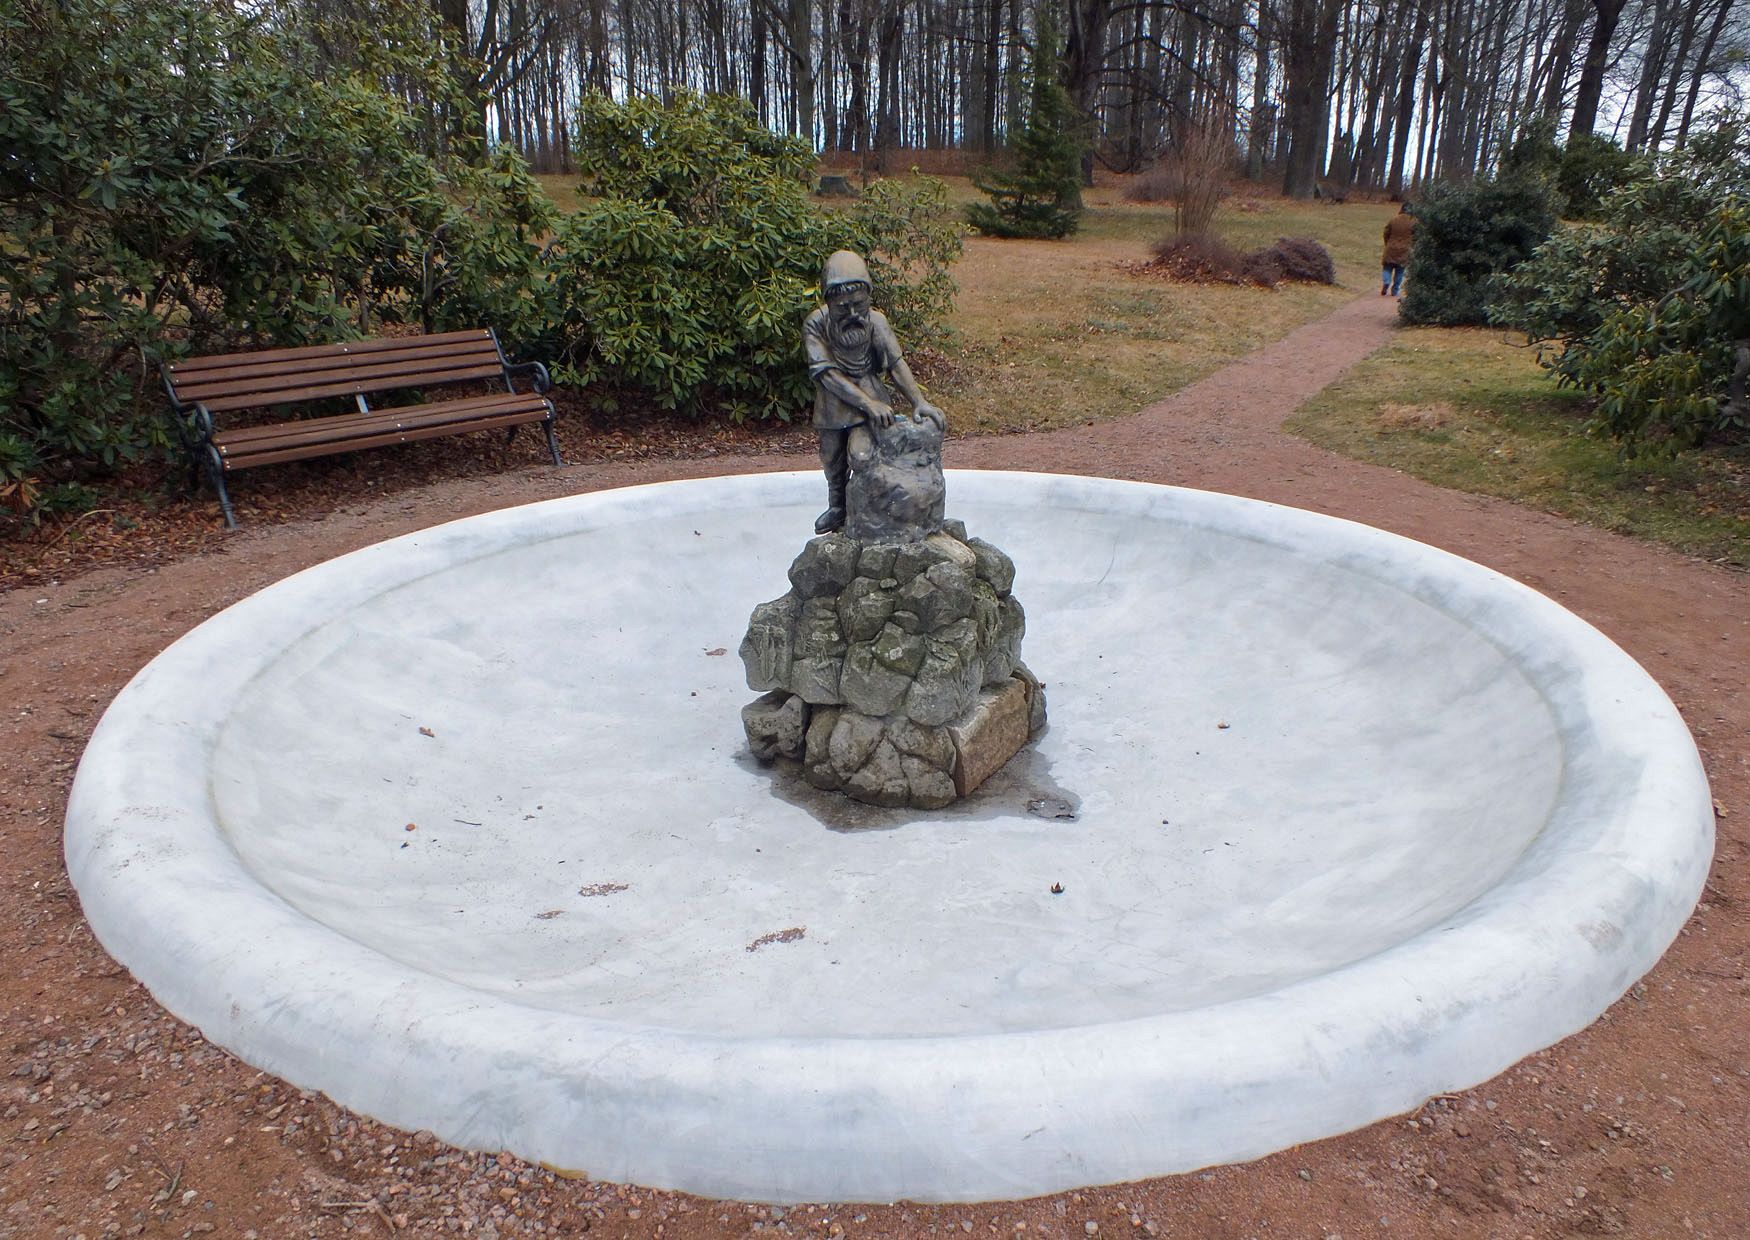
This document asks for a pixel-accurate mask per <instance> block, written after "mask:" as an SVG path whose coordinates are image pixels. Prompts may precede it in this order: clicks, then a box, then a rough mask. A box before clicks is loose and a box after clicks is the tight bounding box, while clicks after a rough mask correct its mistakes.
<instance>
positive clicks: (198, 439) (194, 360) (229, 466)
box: [162, 328, 565, 529]
mask: <svg viewBox="0 0 1750 1240" xmlns="http://www.w3.org/2000/svg"><path fill="white" fill-rule="evenodd" d="M162 370H163V375H164V387H165V390H166V391H168V392H169V393H170V403H171V405H172V406H173V407H174V409H175V410H176V413H177V417H176V424H177V431H178V433H179V434H180V435H181V436H182V442H183V446H184V447H185V448H187V449H188V453H189V465H190V471H191V473H190V482H191V485H193V484H195V483H197V482H198V480H199V477H200V473H201V471H203V470H204V471H205V472H206V475H207V477H208V479H209V480H210V481H211V482H212V484H213V489H214V490H216V491H217V492H218V493H219V506H220V507H221V508H222V509H224V512H225V524H226V525H227V526H229V527H230V528H232V529H235V528H236V527H237V518H236V515H235V514H234V513H233V512H232V511H231V496H230V494H229V492H228V491H227V490H226V487H225V475H226V474H229V473H231V472H232V471H234V470H239V469H252V468H254V467H255V466H257V465H277V464H279V463H280V462H282V461H301V460H305V459H307V458H309V457H314V456H328V455H331V454H334V453H338V452H351V451H353V450H355V449H358V448H377V447H382V446H385V445H387V444H396V443H411V442H413V441H414V440H416V439H434V438H436V437H438V436H440V435H457V434H460V433H462V432H463V431H489V430H498V429H504V428H508V429H509V430H510V433H511V434H512V435H513V436H514V435H515V434H516V431H517V428H519V427H521V426H522V425H524V424H525V423H529V422H539V423H540V424H541V425H542V427H543V428H544V429H545V430H546V432H547V449H548V451H550V452H551V453H552V454H553V463H554V464H555V465H563V464H564V463H565V462H564V461H563V460H561V459H560V456H559V441H558V440H557V439H555V438H554V435H553V419H554V409H553V402H552V401H550V400H548V399H547V397H546V393H547V392H548V391H550V390H551V389H552V387H553V381H552V380H551V379H550V378H548V376H547V368H546V367H545V366H543V365H542V364H541V363H540V362H521V363H517V364H514V365H513V364H512V363H511V362H509V361H508V360H506V358H505V356H504V350H503V349H501V348H500V347H499V345H498V336H497V334H496V333H494V332H493V331H492V330H491V329H490V328H480V329H477V330H473V331H461V332H442V333H440V334H437V335H432V336H398V337H394V338H392V339H391V338H385V339H381V340H354V341H349V342H347V343H345V344H323V345H314V346H311V347H309V348H302V349H264V350H260V351H258V352H253V353H224V354H213V355H211V356H207V357H191V358H188V359H186V360H184V361H180V362H174V363H171V364H169V365H166V366H164V367H163V368H162ZM519 378H522V379H527V380H528V381H529V383H530V385H531V386H532V387H533V389H534V390H533V391H532V392H527V393H519V392H518V391H517V390H516V384H515V382H514V380H515V379H519ZM490 380H498V381H502V382H503V384H504V387H505V391H503V392H493V393H489V394H487V395H482V396H464V397H461V398H459V399H452V400H440V401H432V402H428V403H425V404H417V405H396V406H390V407H387V408H382V409H373V408H372V407H371V404H370V402H369V401H368V400H366V397H367V396H372V395H377V394H379V393H383V392H394V391H401V390H406V389H425V388H433V387H441V386H444V385H446V384H452V383H480V382H482V381H490ZM336 397H339V398H350V399H351V400H352V402H353V407H352V408H351V409H348V410H346V411H344V412H341V413H332V414H322V415H318V416H313V417H303V418H293V419H291V420H290V421H284V422H273V423H270V424H267V425H243V426H235V427H230V428H226V429H220V427H219V426H218V423H217V419H216V416H215V415H219V414H227V413H236V412H238V411H239V410H247V409H268V408H277V407H279V406H283V405H296V404H301V403H304V402H306V401H319V400H325V399H327V400H332V399H334V398H336Z"/></svg>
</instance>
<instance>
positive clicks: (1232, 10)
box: [267, 0, 1750, 197]
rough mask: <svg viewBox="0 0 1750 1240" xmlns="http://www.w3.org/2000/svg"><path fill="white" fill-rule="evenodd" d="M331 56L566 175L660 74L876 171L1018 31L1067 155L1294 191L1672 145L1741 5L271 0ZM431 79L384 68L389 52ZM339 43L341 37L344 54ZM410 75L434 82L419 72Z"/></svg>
mask: <svg viewBox="0 0 1750 1240" xmlns="http://www.w3.org/2000/svg"><path fill="white" fill-rule="evenodd" d="M267 12H268V14H269V15H270V17H271V19H272V20H276V21H281V22H288V23H293V24H299V25H303V26H306V27H308V28H309V29H310V30H311V31H314V32H315V33H316V34H317V36H318V38H317V42H318V43H320V44H322V45H323V46H325V47H326V48H327V49H328V51H329V52H330V53H331V54H332V55H333V56H334V57H335V58H336V59H337V60H340V61H347V60H355V61H356V60H357V59H358V58H359V57H361V56H364V57H369V56H370V55H371V54H372V53H371V50H370V46H369V45H370V44H372V43H377V44H383V43H385V42H392V43H397V44H398V45H399V50H398V51H396V52H394V53H392V54H390V55H389V56H388V57H387V58H386V59H387V60H389V61H391V62H393V63H394V64H395V65H396V66H397V68H396V73H395V74H393V75H391V77H392V80H391V82H390V85H391V86H392V88H395V89H398V90H399V93H401V94H402V96H403V98H404V99H405V100H406V101H407V102H408V103H409V105H410V106H411V107H412V108H413V109H414V111H415V112H416V113H422V112H423V113H424V114H425V115H427V116H428V117H429V120H430V125H431V129H432V132H433V135H434V137H435V138H437V139H438V140H440V141H441V140H443V139H444V138H445V137H446V136H447V135H461V134H466V133H470V132H472V133H474V134H476V135H477V134H480V133H484V134H485V135H486V137H487V138H488V139H489V140H491V141H494V142H496V143H499V144H507V145H511V146H514V147H516V148H517V149H518V150H519V151H520V152H522V154H523V155H524V157H525V158H526V159H527V160H528V161H529V162H530V164H531V165H532V166H533V167H534V168H535V169H536V170H537V171H541V172H569V171H571V170H572V167H573V162H574V161H573V152H572V150H571V142H572V137H571V134H570V133H569V126H570V123H571V120H572V118H573V116H574V115H575V110H576V106H577V104H578V102H579V100H580V98H581V97H582V96H583V95H584V94H587V93H589V92H592V91H601V92H604V93H607V94H610V95H613V96H615V97H626V96H630V95H639V94H649V95H654V96H657V97H659V98H666V97H669V96H671V95H672V94H674V93H675V92H676V91H679V90H682V89H691V90H696V91H701V92H707V93H724V94H731V95H737V96H740V97H742V98H745V99H747V100H749V101H750V102H751V103H752V104H753V105H754V108H755V111H756V114H757V115H758V117H759V119H760V120H761V122H762V123H764V124H767V125H769V126H770V127H772V128H774V129H776V130H779V131H781V132H785V133H789V134H792V135H795V136H799V137H802V138H804V139H805V140H807V141H809V142H811V143H812V144H813V145H814V146H815V147H816V149H818V150H821V151H824V152H828V153H829V154H830V153H844V154H849V155H853V156H855V157H856V159H855V160H854V161H853V162H854V163H856V164H860V165H861V166H863V167H864V168H866V169H867V170H869V171H899V170H903V169H904V168H905V167H907V166H909V164H910V163H911V162H913V161H912V160H910V159H908V158H907V157H906V156H905V155H904V154H902V152H916V151H920V150H951V151H957V152H962V153H963V155H964V158H966V159H967V160H969V161H970V162H974V163H976V162H979V161H980V160H982V159H985V158H988V157H990V156H993V155H995V154H996V153H997V152H999V151H1000V150H1001V149H1002V147H1003V146H1004V143H1005V139H1006V138H1007V137H1008V136H1009V135H1010V134H1012V133H1013V132H1014V130H1015V129H1016V127H1017V125H1018V123H1019V120H1020V117H1019V112H1020V110H1021V109H1022V108H1023V107H1024V102H1025V83H1024V81H1023V76H1024V75H1023V70H1024V67H1025V64H1026V60H1027V56H1028V50H1029V48H1030V47H1031V45H1032V43H1033V41H1034V38H1035V35H1036V33H1037V31H1038V29H1039V27H1040V24H1041V22H1049V23H1050V24H1052V25H1053V26H1055V27H1056V30H1057V33H1058V36H1059V39H1060V41H1061V45H1062V52H1061V55H1060V57H1059V68H1060V73H1061V77H1062V83H1063V85H1064V87H1065V88H1066V89H1067V91H1068V92H1069V96H1070V99H1071V101H1072V103H1073V104H1074V105H1075V107H1076V109H1077V111H1078V112H1079V114H1080V116H1081V117H1082V119H1083V123H1084V125H1085V129H1084V132H1083V135H1082V136H1083V141H1084V142H1085V144H1086V150H1087V155H1086V159H1085V161H1084V167H1085V170H1086V171H1087V172H1088V173H1091V172H1092V170H1093V169H1094V167H1096V166H1100V167H1104V168H1107V169H1110V170H1112V171H1117V172H1131V171H1137V170H1139V169H1141V168H1144V167H1146V166H1148V165H1149V164H1150V163H1152V162H1154V161H1156V160H1159V159H1162V158H1168V159H1170V158H1171V157H1172V153H1173V150H1174V148H1175V145H1176V144H1177V143H1179V142H1181V141H1188V140H1189V139H1188V137H1187V135H1188V134H1190V133H1192V132H1195V131H1200V130H1202V129H1205V128H1207V127H1208V126H1209V125H1211V124H1212V123H1213V124H1214V125H1215V126H1217V127H1218V128H1220V129H1223V130H1224V131H1225V132H1227V133H1228V134H1229V135H1230V136H1231V138H1232V143H1233V151H1234V161H1235V164H1236V166H1238V167H1242V168H1243V169H1244V171H1246V172H1247V173H1248V174H1249V175H1251V176H1252V177H1254V178H1258V179H1266V180H1275V181H1279V182H1280V184H1281V186H1282V189H1283V191H1284V192H1285V193H1287V194H1288V195H1290V196H1292V197H1306V196H1309V195H1311V194H1312V193H1313V191H1314V188H1315V187H1323V188H1324V189H1325V190H1327V191H1335V192H1342V191H1345V190H1347V189H1349V188H1351V187H1359V188H1363V189H1370V190H1377V191H1383V192H1387V193H1391V194H1399V193H1403V192H1406V191H1417V190H1419V189H1420V188H1421V187H1423V186H1426V185H1428V184H1431V183H1433V182H1436V181H1443V180H1446V181H1450V180H1465V179H1468V178H1471V177H1474V176H1476V175H1479V174H1486V173H1488V172H1490V171H1491V170H1492V169H1493V168H1494V167H1495V165H1496V164H1497V162H1498V161H1499V159H1500V157H1501V155H1502V153H1503V152H1504V151H1505V150H1506V149H1507V148H1508V147H1509V146H1510V144H1511V143H1512V141H1513V140H1514V139H1515V138H1516V137H1518V136H1519V135H1520V134H1522V133H1524V132H1526V131H1528V130H1529V131H1535V132H1542V133H1545V134H1547V135H1549V136H1552V137H1558V138H1568V137H1573V136H1578V135H1596V136H1597V137H1599V138H1602V139H1606V140H1609V141H1612V142H1614V143H1615V144H1617V145H1619V146H1621V147H1622V148H1623V149H1625V150H1628V151H1631V152H1648V153H1651V152H1657V151H1661V150H1667V151H1668V150H1672V149H1675V148H1678V147H1681V146H1683V145H1684V143H1685V142H1686V140H1687V139H1688V137H1689V135H1690V134H1691V132H1692V131H1693V130H1694V128H1695V126H1696V125H1697V124H1698V123H1699V120H1700V118H1701V117H1702V116H1703V115H1705V114H1706V113H1707V112H1708V111H1709V109H1710V107H1711V106H1713V105H1716V104H1720V103H1732V104H1735V103H1738V102H1740V101H1741V100H1740V93H1741V81H1740V78H1741V73H1742V70H1743V69H1744V67H1745V65H1746V63H1747V60H1750V0H1054V2H1052V3H1045V4H1041V3H1038V2H1037V0H270V3H269V8H268V10H267ZM416 47H423V48H426V49H428V50H429V53H430V57H431V62H430V64H429V65H428V68H429V69H430V70H431V71H432V72H431V73H419V72H412V73H410V72H407V61H408V59H409V55H408V49H410V48H416ZM361 49H362V50H361ZM433 73H435V74H438V75H441V76H442V78H443V79H444V82H443V87H442V88H441V89H438V88H434V85H433V83H434V77H433Z"/></svg>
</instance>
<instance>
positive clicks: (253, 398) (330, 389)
mask: <svg viewBox="0 0 1750 1240" xmlns="http://www.w3.org/2000/svg"><path fill="white" fill-rule="evenodd" d="M503 373H504V372H503V371H502V370H501V369H500V368H499V366H498V364H497V363H496V362H494V363H493V364H492V365H490V366H464V367H462V368H461V369H459V370H447V371H445V372H443V378H442V380H441V382H444V383H461V382H463V381H464V380H467V379H496V378H498V377H500V376H501V375H502V374H503ZM429 381H430V382H439V381H440V380H437V379H431V380H429ZM419 386H420V383H419V381H418V380H417V379H416V378H414V377H411V376H408V375H405V374H403V375H385V376H383V377H382V378H378V379H348V380H341V381H336V382H334V383H318V384H312V385H311V386H310V387H302V388H287V389H286V390H284V391H280V392H275V393H273V394H272V395H271V396H264V395H263V394H261V393H259V392H250V393H245V394H243V395H241V396H221V397H218V398H217V399H215V400H207V401H203V402H202V403H203V404H204V405H206V407H207V408H208V409H209V410H210V411H212V412H213V413H227V412H230V411H232V410H235V409H259V408H261V407H262V406H264V405H290V404H295V403H296V402H298V401H304V400H320V399H322V398H323V397H324V396H353V395H357V394H368V393H371V392H391V391H394V390H395V389H397V388H410V387H419Z"/></svg>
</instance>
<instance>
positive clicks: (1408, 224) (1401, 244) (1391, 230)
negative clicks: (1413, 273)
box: [1379, 200, 1416, 297]
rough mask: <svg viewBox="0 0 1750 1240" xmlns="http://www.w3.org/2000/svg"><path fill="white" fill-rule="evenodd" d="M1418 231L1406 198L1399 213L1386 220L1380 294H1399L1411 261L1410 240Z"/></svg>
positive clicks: (1381, 260)
mask: <svg viewBox="0 0 1750 1240" xmlns="http://www.w3.org/2000/svg"><path fill="white" fill-rule="evenodd" d="M1415 233H1416V217H1415V216H1413V215H1411V214H1410V204H1409V202H1408V201H1407V200H1406V201H1405V203H1404V205H1403V206H1401V207H1399V208H1398V213H1397V214H1396V215H1394V216H1392V217H1391V219H1389V220H1387V221H1386V225H1385V254H1384V256H1383V257H1382V258H1381V259H1380V272H1379V295H1380V296H1381V297H1385V296H1388V295H1389V296H1392V297H1396V296H1397V295H1398V290H1399V289H1401V288H1403V286H1404V268H1405V267H1406V266H1408V265H1409V262H1410V241H1411V239H1412V238H1413V237H1414V236H1415Z"/></svg>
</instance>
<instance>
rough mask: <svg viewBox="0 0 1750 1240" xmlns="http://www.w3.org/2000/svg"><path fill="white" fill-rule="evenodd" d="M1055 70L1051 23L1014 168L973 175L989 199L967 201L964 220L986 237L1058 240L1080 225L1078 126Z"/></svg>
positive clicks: (1038, 55) (1034, 66)
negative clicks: (984, 200) (986, 200)
mask: <svg viewBox="0 0 1750 1240" xmlns="http://www.w3.org/2000/svg"><path fill="white" fill-rule="evenodd" d="M1057 74H1058V70H1057V36H1056V34H1055V32H1053V31H1052V30H1051V28H1050V27H1049V26H1047V27H1045V28H1044V29H1041V30H1040V31H1039V35H1038V37H1037V38H1036V39H1035V40H1034V44H1033V55H1032V57H1031V59H1030V60H1029V62H1028V68H1027V79H1028V92H1027V113H1026V118H1025V123H1024V124H1023V126H1022V129H1021V132H1020V134H1019V136H1018V137H1016V139H1015V141H1014V143H1013V146H1012V148H1011V154H1012V156H1013V159H1014V168H1013V170H1012V171H1009V172H988V171H987V172H985V173H983V174H981V175H979V176H975V177H974V178H973V184H974V185H976V186H977V187H978V189H979V190H980V191H981V192H982V193H984V194H985V195H986V196H987V197H989V199H990V201H989V202H975V203H968V204H967V207H966V220H967V222H968V223H969V224H971V225H972V226H973V227H974V228H976V229H977V230H978V231H979V232H981V233H983V234H984V235H985V236H987V237H1035V238H1048V239H1054V240H1055V239H1058V238H1062V237H1067V236H1068V235H1069V234H1070V233H1072V232H1074V231H1075V230H1076V228H1077V226H1078V225H1079V224H1080V223H1081V212H1082V180H1081V178H1082V172H1081V143H1080V141H1079V139H1078V136H1077V134H1078V129H1079V126H1078V125H1077V124H1076V120H1075V110H1074V108H1073V107H1072V105H1071V104H1070V99H1069V92H1067V91H1066V90H1064V88H1063V85H1062V83H1061V82H1059V81H1058V76H1057Z"/></svg>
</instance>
